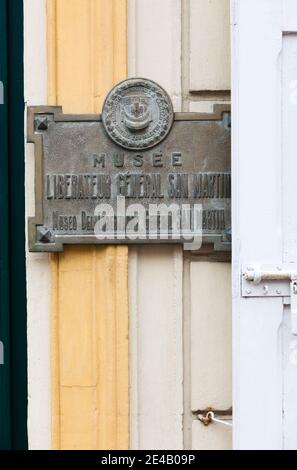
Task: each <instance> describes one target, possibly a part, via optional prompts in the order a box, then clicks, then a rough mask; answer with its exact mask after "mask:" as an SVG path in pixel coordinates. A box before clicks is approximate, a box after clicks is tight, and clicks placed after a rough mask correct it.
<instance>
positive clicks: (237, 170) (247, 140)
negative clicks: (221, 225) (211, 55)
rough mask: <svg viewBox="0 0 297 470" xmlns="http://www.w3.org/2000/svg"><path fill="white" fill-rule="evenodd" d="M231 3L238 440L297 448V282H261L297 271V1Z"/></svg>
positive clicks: (248, 445) (239, 444) (246, 445)
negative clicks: (294, 288) (296, 313)
mask: <svg viewBox="0 0 297 470" xmlns="http://www.w3.org/2000/svg"><path fill="white" fill-rule="evenodd" d="M231 4H232V30H233V33H232V48H233V52H232V68H233V79H232V83H233V85H232V86H233V95H232V102H233V111H232V123H233V157H232V158H233V169H232V171H233V173H232V175H233V193H232V198H233V221H232V226H233V229H232V232H233V403H234V429H233V433H234V447H235V449H297V432H296V428H297V398H296V397H297V361H296V358H297V354H296V351H297V336H296V335H294V334H293V333H292V326H291V309H290V306H289V305H286V306H285V305H284V303H286V304H287V303H288V301H289V299H288V298H285V294H286V295H288V289H289V285H290V280H289V279H287V280H285V281H281V282H280V281H276V280H274V281H268V282H263V281H262V282H261V281H260V275H261V272H262V273H263V271H264V270H266V272H268V271H271V272H272V273H274V277H275V272H276V271H279V272H281V273H283V272H284V269H285V268H286V270H287V271H288V272H292V273H293V272H294V270H295V271H297V208H296V191H297V2H296V0H232V1H231ZM265 265H266V267H265ZM247 268H250V269H253V268H256V278H257V277H258V282H259V284H258V285H255V284H254V283H252V282H250V283H249V284H250V288H249V287H246V286H245V285H244V290H243V291H242V282H244V281H242V272H243V271H246V269H247ZM252 272H253V273H255V272H254V271H252ZM262 277H263V276H262ZM264 277H265V276H264ZM256 280H257V279H256ZM247 284H248V282H247ZM257 295H258V297H257ZM293 307H294V305H293Z"/></svg>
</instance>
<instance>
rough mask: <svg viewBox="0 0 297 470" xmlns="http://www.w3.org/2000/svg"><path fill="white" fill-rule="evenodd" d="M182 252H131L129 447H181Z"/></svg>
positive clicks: (148, 249)
mask: <svg viewBox="0 0 297 470" xmlns="http://www.w3.org/2000/svg"><path fill="white" fill-rule="evenodd" d="M182 265H183V262H182V253H181V250H180V249H179V248H175V249H172V248H171V247H144V248H132V249H131V250H130V254H129V271H130V275H129V279H130V286H129V292H130V325H131V330H130V331H131V340H132V341H131V369H132V382H131V413H132V416H131V419H132V429H131V431H132V443H131V444H132V448H134V449H182V447H183V433H182V415H183V389H182V382H183V372H182V356H183V350H182V329H183V326H182Z"/></svg>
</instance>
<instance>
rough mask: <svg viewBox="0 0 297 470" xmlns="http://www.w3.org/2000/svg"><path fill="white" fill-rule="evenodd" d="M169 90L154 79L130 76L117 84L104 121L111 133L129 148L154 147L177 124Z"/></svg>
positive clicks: (116, 141)
mask: <svg viewBox="0 0 297 470" xmlns="http://www.w3.org/2000/svg"><path fill="white" fill-rule="evenodd" d="M173 119H174V112H173V106H172V103H171V100H170V98H169V96H168V95H167V93H166V91H165V90H163V88H161V87H160V86H159V85H158V84H157V83H155V82H153V81H152V80H144V79H142V78H130V79H129V80H124V81H122V82H121V83H119V84H118V85H116V86H115V87H114V88H113V89H112V90H111V91H110V93H109V94H108V95H107V97H106V100H105V102H104V105H103V111H102V121H103V125H104V128H105V130H106V132H107V134H108V135H109V137H110V138H111V139H112V140H113V141H114V142H115V143H116V144H118V145H120V146H121V147H124V148H126V149H128V150H143V149H148V148H151V147H153V146H155V145H157V144H158V143H160V142H161V141H162V140H164V139H165V137H166V136H167V134H168V133H169V132H170V129H171V127H172V124H173Z"/></svg>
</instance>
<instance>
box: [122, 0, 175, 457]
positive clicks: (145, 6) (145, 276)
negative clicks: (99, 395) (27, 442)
mask: <svg viewBox="0 0 297 470" xmlns="http://www.w3.org/2000/svg"><path fill="white" fill-rule="evenodd" d="M128 57H129V70H128V75H129V76H130V77H133V76H141V77H144V78H149V79H152V80H155V81H156V82H158V83H160V85H162V86H163V87H164V88H165V89H166V91H167V92H168V93H169V94H170V96H171V99H172V101H173V104H174V108H175V110H176V111H180V110H181V1H180V0H164V1H162V2H160V1H159V0H136V1H135V0H129V19H128ZM182 279H183V258H182V249H181V248H179V247H177V248H175V247H151V248H150V247H142V248H137V247H135V248H130V249H129V295H130V345H131V346H130V347H131V353H130V360H131V447H132V449H182V448H183V422H182V421H183V342H182V341H183V317H182V288H183V281H182Z"/></svg>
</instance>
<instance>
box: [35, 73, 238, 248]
mask: <svg viewBox="0 0 297 470" xmlns="http://www.w3.org/2000/svg"><path fill="white" fill-rule="evenodd" d="M28 142H33V143H34V144H35V217H34V218H30V219H29V249H30V251H62V250H63V245H64V244H98V243H100V244H110V243H113V244H117V243H124V244H127V243H133V244H137V243H142V244H144V243H146V244H151V243H185V242H189V241H190V237H187V238H185V237H184V236H183V235H181V236H179V235H180V234H177V229H176V225H174V224H175V223H176V221H173V218H174V216H173V215H172V212H171V209H170V207H173V206H174V207H175V210H178V209H180V208H181V207H186V208H187V211H188V212H187V214H188V215H189V217H188V220H189V223H190V225H191V217H192V218H193V207H196V206H197V207H199V206H200V207H201V220H200V223H201V229H202V236H203V237H202V241H203V243H212V244H213V245H214V248H215V249H216V250H220V251H225V250H229V249H230V236H231V211H230V202H231V178H230V107H229V106H227V105H216V106H215V107H214V112H213V113H212V114H200V113H173V110H172V104H171V101H170V98H169V97H168V95H167V93H166V92H165V91H164V90H162V88H161V87H159V85H157V84H155V83H154V82H151V81H149V80H143V79H130V80H126V81H124V82H121V83H120V84H119V85H117V86H116V87H115V88H114V89H113V90H112V91H111V92H110V93H109V95H108V96H107V98H106V100H105V103H104V106H103V112H102V115H66V114H63V112H62V108H60V107H51V106H50V107H48V106H47V107H44V106H43V107H30V108H29V109H28ZM160 205H162V207H163V208H164V207H165V208H166V207H167V208H169V210H168V212H167V215H168V221H167V222H168V224H167V228H168V230H167V235H166V233H165V232H166V230H165V231H164V230H163V231H162V227H161V225H162V222H161V221H160V220H159V219H158V217H157V218H156V219H154V223H152V225H151V220H152V216H151V212H150V211H151V208H153V209H152V210H153V211H156V210H157V214H158V216H159V212H158V208H159V207H160ZM165 213H166V210H165ZM139 214H141V216H142V217H143V220H142V221H140V220H139ZM154 215H155V212H154ZM180 225H181V224H180Z"/></svg>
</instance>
